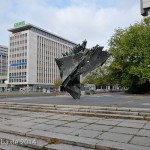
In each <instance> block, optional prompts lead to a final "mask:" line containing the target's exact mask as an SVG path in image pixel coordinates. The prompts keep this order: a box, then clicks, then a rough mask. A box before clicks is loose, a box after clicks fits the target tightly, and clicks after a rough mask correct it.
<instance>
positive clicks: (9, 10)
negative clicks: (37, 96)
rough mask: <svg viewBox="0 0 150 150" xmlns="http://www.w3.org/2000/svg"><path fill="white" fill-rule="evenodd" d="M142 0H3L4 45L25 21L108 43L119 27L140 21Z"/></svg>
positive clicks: (0, 29) (0, 35) (0, 36)
mask: <svg viewBox="0 0 150 150" xmlns="http://www.w3.org/2000/svg"><path fill="white" fill-rule="evenodd" d="M141 19H142V17H141V15H140V0H0V45H6V46H7V45H8V36H9V34H10V33H9V32H8V31H7V30H8V29H9V28H12V27H13V25H14V23H16V22H20V21H25V22H26V23H31V24H33V25H35V26H38V27H41V28H43V29H45V30H48V31H50V32H52V33H55V34H57V35H59V36H62V37H64V38H66V39H69V40H71V41H73V42H75V43H81V42H82V41H83V40H84V39H86V40H87V41H88V47H92V46H94V45H96V44H99V45H100V46H105V48H107V42H108V40H109V39H110V37H111V36H112V34H113V33H114V29H116V28H118V27H122V28H124V27H128V26H129V25H130V24H134V23H136V22H139V21H140V20H141Z"/></svg>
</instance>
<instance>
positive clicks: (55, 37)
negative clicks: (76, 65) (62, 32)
mask: <svg viewBox="0 0 150 150" xmlns="http://www.w3.org/2000/svg"><path fill="white" fill-rule="evenodd" d="M31 30H32V31H33V32H36V33H38V34H41V35H43V36H46V37H48V38H51V39H54V40H56V41H59V42H61V43H64V44H66V45H70V46H75V44H74V43H71V42H69V41H67V40H65V39H62V38H60V37H57V36H55V35H53V34H50V33H47V32H44V31H41V30H39V29H36V28H32V29H31ZM38 38H39V37H38Z"/></svg>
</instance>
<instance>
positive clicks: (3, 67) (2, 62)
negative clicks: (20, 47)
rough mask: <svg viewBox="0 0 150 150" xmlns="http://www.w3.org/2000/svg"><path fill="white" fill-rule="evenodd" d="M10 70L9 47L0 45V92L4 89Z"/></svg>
mask: <svg viewBox="0 0 150 150" xmlns="http://www.w3.org/2000/svg"><path fill="white" fill-rule="evenodd" d="M7 72H8V47H6V46H2V45H0V92H1V91H4V89H5V87H6V84H5V80H7Z"/></svg>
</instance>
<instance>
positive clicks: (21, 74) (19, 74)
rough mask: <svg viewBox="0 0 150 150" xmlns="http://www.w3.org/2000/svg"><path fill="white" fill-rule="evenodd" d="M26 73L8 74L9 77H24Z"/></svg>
mask: <svg viewBox="0 0 150 150" xmlns="http://www.w3.org/2000/svg"><path fill="white" fill-rule="evenodd" d="M26 74H27V73H26V72H15V73H9V76H13V77H15V76H25V75H26Z"/></svg>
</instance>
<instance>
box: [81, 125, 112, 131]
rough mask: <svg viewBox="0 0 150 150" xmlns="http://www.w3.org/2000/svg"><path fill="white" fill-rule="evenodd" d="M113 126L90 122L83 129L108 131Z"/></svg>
mask: <svg viewBox="0 0 150 150" xmlns="http://www.w3.org/2000/svg"><path fill="white" fill-rule="evenodd" d="M112 127H113V126H106V125H97V124H91V125H89V126H87V127H84V128H83V129H87V130H96V131H108V130H109V129H111V128H112Z"/></svg>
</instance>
